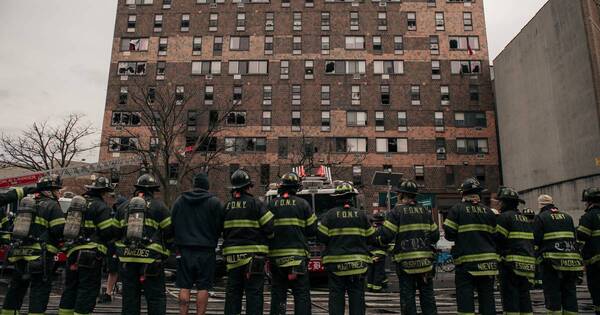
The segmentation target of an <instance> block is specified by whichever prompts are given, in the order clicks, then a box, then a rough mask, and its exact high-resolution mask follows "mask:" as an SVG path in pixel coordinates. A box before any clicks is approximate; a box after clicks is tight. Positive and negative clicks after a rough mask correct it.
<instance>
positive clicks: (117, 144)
mask: <svg viewBox="0 0 600 315" xmlns="http://www.w3.org/2000/svg"><path fill="white" fill-rule="evenodd" d="M138 147H139V140H138V138H133V137H113V138H110V139H109V140H108V150H109V151H110V152H126V151H133V150H135V149H137V148H138Z"/></svg>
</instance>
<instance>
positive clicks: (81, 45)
mask: <svg viewBox="0 0 600 315" xmlns="http://www.w3.org/2000/svg"><path fill="white" fill-rule="evenodd" d="M187 1H191V0H187ZM546 1H547V0H485V3H484V4H485V13H486V22H487V33H488V44H489V50H490V57H491V60H493V59H494V58H495V57H496V55H498V53H499V52H500V51H501V50H502V49H503V48H504V47H505V46H506V44H507V43H508V42H509V41H510V40H511V39H512V38H513V37H514V36H515V35H516V34H517V33H518V32H519V31H520V30H521V28H522V27H523V26H524V25H525V24H526V23H527V21H529V20H530V19H531V18H532V17H533V16H534V15H535V13H536V12H537V11H538V10H539V9H540V8H541V7H542V6H543V4H544V3H546ZM116 7H117V0H1V1H0V21H2V27H0V69H1V71H0V109H1V116H0V132H10V133H13V132H16V131H18V130H19V129H21V128H23V127H24V126H27V125H30V124H32V123H33V122H35V121H41V120H45V119H48V120H51V121H56V120H60V119H61V117H63V116H65V115H68V114H69V113H72V112H77V113H83V114H85V115H87V117H88V119H89V120H90V121H91V122H92V123H93V124H94V126H96V128H97V129H98V130H100V128H101V125H102V113H103V111H104V103H105V98H106V85H107V80H108V69H109V63H110V51H111V44H112V35H113V30H114V23H115V12H116ZM32 8H35V9H32ZM516 8H518V9H516ZM98 140H99V136H98ZM87 160H88V161H95V160H97V153H95V154H93V155H92V156H90V157H87Z"/></svg>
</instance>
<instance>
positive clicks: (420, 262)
mask: <svg viewBox="0 0 600 315" xmlns="http://www.w3.org/2000/svg"><path fill="white" fill-rule="evenodd" d="M429 266H431V260H429V259H428V258H423V259H414V260H403V261H401V262H400V267H402V269H420V268H424V267H429Z"/></svg>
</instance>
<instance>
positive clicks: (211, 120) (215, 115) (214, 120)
mask: <svg viewBox="0 0 600 315" xmlns="http://www.w3.org/2000/svg"><path fill="white" fill-rule="evenodd" d="M225 118H226V117H225ZM220 119H221V117H219V112H218V111H216V110H211V111H210V112H208V125H209V126H210V127H216V126H217V124H218V123H219V122H220Z"/></svg>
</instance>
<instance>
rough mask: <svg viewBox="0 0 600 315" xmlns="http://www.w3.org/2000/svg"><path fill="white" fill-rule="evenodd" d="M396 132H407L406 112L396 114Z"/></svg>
mask: <svg viewBox="0 0 600 315" xmlns="http://www.w3.org/2000/svg"><path fill="white" fill-rule="evenodd" d="M398 131H408V122H407V119H406V112H398Z"/></svg>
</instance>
